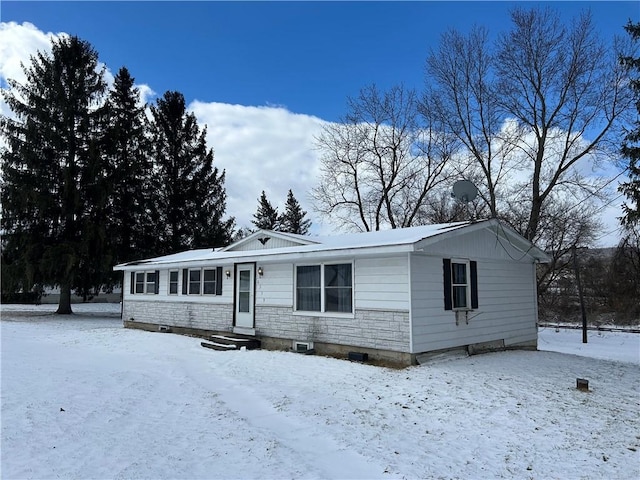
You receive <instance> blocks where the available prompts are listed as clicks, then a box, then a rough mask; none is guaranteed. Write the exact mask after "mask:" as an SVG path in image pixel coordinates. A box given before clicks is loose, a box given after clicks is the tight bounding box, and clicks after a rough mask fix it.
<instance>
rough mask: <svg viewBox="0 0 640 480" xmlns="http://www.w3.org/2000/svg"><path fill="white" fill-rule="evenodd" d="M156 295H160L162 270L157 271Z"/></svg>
mask: <svg viewBox="0 0 640 480" xmlns="http://www.w3.org/2000/svg"><path fill="white" fill-rule="evenodd" d="M154 293H155V294H156V295H157V294H159V293H160V270H156V290H155V292H154Z"/></svg>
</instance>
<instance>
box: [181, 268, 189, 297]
mask: <svg viewBox="0 0 640 480" xmlns="http://www.w3.org/2000/svg"><path fill="white" fill-rule="evenodd" d="M188 281H189V269H188V268H183V269H182V294H183V295H186V294H187V285H188V284H187V282H188Z"/></svg>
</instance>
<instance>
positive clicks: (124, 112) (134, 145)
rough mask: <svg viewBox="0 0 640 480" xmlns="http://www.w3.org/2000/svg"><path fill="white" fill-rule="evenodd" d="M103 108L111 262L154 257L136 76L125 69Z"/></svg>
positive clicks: (145, 148) (143, 126)
mask: <svg viewBox="0 0 640 480" xmlns="http://www.w3.org/2000/svg"><path fill="white" fill-rule="evenodd" d="M107 109H108V112H109V125H108V128H107V131H106V135H105V147H106V154H107V157H108V161H109V179H110V183H111V187H112V201H111V211H110V219H109V236H110V239H111V243H112V247H113V252H114V262H115V263H122V262H126V261H131V260H135V259H139V258H144V257H146V256H151V255H154V254H155V252H153V251H152V250H151V248H152V247H153V235H152V231H153V226H152V225H151V222H150V215H149V212H150V211H151V209H152V208H153V204H152V202H151V199H152V191H151V185H150V177H151V172H152V170H151V161H150V150H151V142H150V141H149V138H148V136H147V133H146V132H147V128H148V125H147V124H148V122H147V119H146V115H145V112H144V106H142V105H139V90H138V89H137V88H135V86H134V78H133V77H132V76H131V75H130V74H129V71H128V70H127V69H126V68H124V67H123V68H121V69H120V71H119V72H118V73H117V75H116V76H115V78H114V82H113V88H112V89H111V91H110V92H109V99H108V102H107Z"/></svg>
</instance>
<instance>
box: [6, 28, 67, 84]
mask: <svg viewBox="0 0 640 480" xmlns="http://www.w3.org/2000/svg"><path fill="white" fill-rule="evenodd" d="M65 36H67V34H66V33H51V32H49V33H44V32H42V31H40V30H38V29H37V28H36V27H35V26H34V25H33V24H31V23H28V22H25V23H23V24H22V25H20V24H17V23H16V22H8V23H6V22H2V23H0V79H1V80H2V86H5V85H6V83H5V82H6V80H7V79H8V78H12V79H14V80H17V81H18V82H23V81H24V80H25V76H24V72H23V71H22V67H21V65H20V63H21V62H23V63H28V62H29V59H30V57H31V56H32V55H35V54H36V52H38V51H46V52H48V51H50V50H51V39H54V38H55V39H57V38H61V37H65Z"/></svg>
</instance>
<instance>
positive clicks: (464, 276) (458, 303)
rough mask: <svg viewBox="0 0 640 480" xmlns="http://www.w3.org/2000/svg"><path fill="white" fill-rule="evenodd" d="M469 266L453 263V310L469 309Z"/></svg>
mask: <svg viewBox="0 0 640 480" xmlns="http://www.w3.org/2000/svg"><path fill="white" fill-rule="evenodd" d="M467 267H468V264H466V263H455V262H451V289H452V290H451V293H452V299H453V308H467V306H468V305H469V301H468V300H469V298H468V297H469V275H468V272H467Z"/></svg>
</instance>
